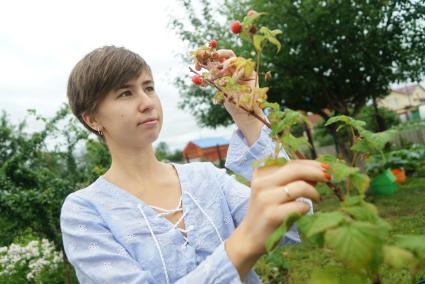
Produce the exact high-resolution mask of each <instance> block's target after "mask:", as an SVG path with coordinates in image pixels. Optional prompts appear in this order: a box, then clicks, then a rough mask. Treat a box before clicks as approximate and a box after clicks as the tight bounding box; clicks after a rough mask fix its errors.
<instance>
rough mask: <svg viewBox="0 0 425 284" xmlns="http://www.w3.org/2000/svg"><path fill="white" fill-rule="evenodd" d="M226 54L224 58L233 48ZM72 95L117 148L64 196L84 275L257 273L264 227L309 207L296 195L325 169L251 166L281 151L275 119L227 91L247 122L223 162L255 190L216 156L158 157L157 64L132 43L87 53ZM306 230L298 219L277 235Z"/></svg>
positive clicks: (145, 278) (241, 277) (176, 278)
mask: <svg viewBox="0 0 425 284" xmlns="http://www.w3.org/2000/svg"><path fill="white" fill-rule="evenodd" d="M219 54H220V56H221V61H223V60H225V59H228V58H229V57H230V56H233V53H231V52H230V51H220V53H219ZM225 63H226V61H225V62H224V63H223V64H225ZM254 81H255V80H253V79H252V80H248V82H247V84H251V85H252V84H253V82H254ZM67 95H68V99H69V104H70V107H71V109H72V111H73V113H74V114H75V115H76V117H77V118H78V119H79V120H80V122H81V123H82V124H83V125H84V126H85V127H86V128H87V129H88V130H90V131H92V132H93V133H95V134H97V135H99V136H101V137H102V139H104V140H105V142H106V144H107V146H108V149H109V151H110V154H111V157H112V163H111V166H110V168H109V169H108V170H107V171H106V172H105V173H104V174H103V175H102V176H99V177H98V179H97V180H96V181H94V182H93V183H92V184H90V185H89V186H88V187H87V188H83V189H80V190H78V191H76V192H73V193H72V194H70V195H68V196H67V198H66V199H65V201H64V204H63V206H62V210H61V217H60V218H61V230H62V235H63V243H64V247H65V252H66V255H67V257H68V259H69V261H70V262H71V264H72V265H73V266H74V268H75V270H76V272H77V276H78V279H79V281H80V282H81V283H240V282H242V281H243V282H245V283H259V282H260V281H259V279H258V277H257V275H256V274H255V272H254V271H253V270H252V267H253V265H254V264H255V262H256V261H257V260H258V258H259V257H260V256H261V255H262V254H263V253H264V252H265V246H264V244H265V241H266V239H267V237H268V236H269V235H270V234H271V233H272V232H273V231H274V230H275V229H276V228H277V227H278V226H279V225H280V224H281V222H282V221H283V220H284V219H285V217H286V216H288V214H290V213H293V212H299V213H301V214H305V213H307V212H308V211H309V209H311V203H309V202H307V203H306V202H302V200H301V199H300V198H301V197H305V198H309V199H313V200H318V198H319V195H318V193H317V191H316V190H315V189H314V187H313V186H312V185H310V183H314V182H316V181H326V180H327V173H326V169H325V168H326V166H324V165H323V164H320V163H318V162H315V161H306V160H305V161H291V162H289V163H288V164H287V165H285V166H284V167H281V168H280V169H278V170H276V171H273V172H271V173H270V172H269V173H266V172H262V171H259V172H255V173H254V174H253V173H252V168H251V163H252V161H254V160H256V159H260V158H263V157H265V156H267V155H269V154H271V153H272V152H273V144H272V142H271V140H270V138H269V137H268V133H269V130H268V129H267V128H265V127H264V126H263V125H262V124H261V122H259V121H258V120H256V119H254V118H253V117H252V116H248V115H246V113H244V112H243V111H241V110H239V109H237V108H236V107H233V106H232V105H231V104H229V103H227V102H226V103H225V106H226V109H227V110H228V111H229V113H230V115H231V116H232V118H233V119H234V121H235V123H236V124H237V126H238V128H239V129H238V131H236V132H235V133H234V135H233V137H232V139H231V143H230V147H229V152H228V156H227V161H226V166H227V167H228V168H230V169H232V170H233V171H235V172H237V173H239V174H241V175H243V176H245V177H246V178H248V179H250V180H251V189H249V188H248V187H246V186H245V185H243V184H241V183H239V182H237V181H236V180H235V179H233V178H232V177H230V176H228V175H227V174H226V172H225V171H224V170H220V169H217V168H216V167H215V166H214V165H212V164H211V163H190V164H185V165H178V164H172V163H171V164H168V163H163V162H160V161H158V160H157V159H156V157H155V155H154V150H153V148H152V143H153V142H154V141H155V140H156V139H157V137H158V135H159V132H160V130H161V125H162V121H163V114H162V108H161V103H160V100H159V97H158V95H157V94H156V92H155V86H154V80H153V76H152V73H151V70H150V68H149V66H148V65H147V64H146V62H145V61H144V60H143V59H142V58H141V57H140V56H139V55H137V54H135V53H133V52H131V51H129V50H127V49H125V48H117V47H114V46H106V47H102V48H98V49H96V50H94V51H92V52H91V53H89V54H87V55H86V56H85V57H84V58H83V59H82V60H81V61H79V62H78V64H77V65H76V66H75V67H74V69H73V71H72V73H71V75H70V77H69V82H68V90H67ZM234 95H235V96H236V95H237V94H234ZM306 181H309V182H310V183H308V182H306ZM297 199H298V200H297ZM299 241H300V240H299V236H298V234H297V231H296V228H295V227H294V228H292V230H291V231H290V232H288V233H287V234H286V236H285V237H284V238H283V239H282V241H281V244H287V243H296V242H299Z"/></svg>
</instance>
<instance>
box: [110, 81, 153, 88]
mask: <svg viewBox="0 0 425 284" xmlns="http://www.w3.org/2000/svg"><path fill="white" fill-rule="evenodd" d="M151 84H153V80H151V79H148V80H145V81H143V83H142V85H143V86H146V85H151ZM131 87H133V84H130V83H126V84H124V85H121V86H119V87H118V88H116V89H115V91H118V90H121V89H126V88H131Z"/></svg>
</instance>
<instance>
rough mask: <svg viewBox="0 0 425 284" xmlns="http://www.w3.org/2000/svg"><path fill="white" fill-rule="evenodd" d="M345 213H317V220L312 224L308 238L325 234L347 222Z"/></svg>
mask: <svg viewBox="0 0 425 284" xmlns="http://www.w3.org/2000/svg"><path fill="white" fill-rule="evenodd" d="M345 218H346V217H345V216H344V214H343V213H341V212H338V211H334V212H326V213H317V214H316V218H314V220H313V221H312V223H311V224H310V228H309V229H308V231H307V234H306V237H307V238H310V237H312V236H313V235H316V234H319V233H323V232H325V231H326V230H328V229H332V228H334V227H336V226H338V225H339V224H341V223H343V222H344V221H345Z"/></svg>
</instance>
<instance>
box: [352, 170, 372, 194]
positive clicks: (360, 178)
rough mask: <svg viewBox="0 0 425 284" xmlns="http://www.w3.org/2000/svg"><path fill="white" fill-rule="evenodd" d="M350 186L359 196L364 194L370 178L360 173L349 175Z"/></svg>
mask: <svg viewBox="0 0 425 284" xmlns="http://www.w3.org/2000/svg"><path fill="white" fill-rule="evenodd" d="M349 182H350V186H351V187H354V188H355V189H357V191H358V192H359V193H360V194H362V195H363V194H365V193H366V190H367V189H368V188H369V184H370V178H369V177H368V176H367V175H365V174H362V173H360V172H355V173H353V174H351V175H350V181H349Z"/></svg>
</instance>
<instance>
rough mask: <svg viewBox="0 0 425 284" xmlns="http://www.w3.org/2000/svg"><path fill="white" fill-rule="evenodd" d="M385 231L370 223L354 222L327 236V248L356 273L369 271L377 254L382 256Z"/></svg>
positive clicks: (330, 232) (334, 230)
mask: <svg viewBox="0 0 425 284" xmlns="http://www.w3.org/2000/svg"><path fill="white" fill-rule="evenodd" d="M382 232H383V231H382V230H381V229H380V228H379V227H377V226H375V225H373V224H370V223H366V222H352V223H349V224H346V225H343V226H340V227H338V228H335V229H331V230H328V231H327V232H326V234H325V243H326V246H327V247H329V248H331V249H333V250H334V252H335V255H336V256H337V257H338V258H339V259H340V260H341V261H342V262H343V263H344V264H345V265H346V266H347V267H349V268H351V269H353V270H354V271H361V270H363V269H367V268H368V267H369V265H371V264H372V261H373V260H374V255H375V254H380V251H381V244H382V237H381V233H382Z"/></svg>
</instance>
